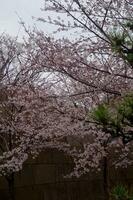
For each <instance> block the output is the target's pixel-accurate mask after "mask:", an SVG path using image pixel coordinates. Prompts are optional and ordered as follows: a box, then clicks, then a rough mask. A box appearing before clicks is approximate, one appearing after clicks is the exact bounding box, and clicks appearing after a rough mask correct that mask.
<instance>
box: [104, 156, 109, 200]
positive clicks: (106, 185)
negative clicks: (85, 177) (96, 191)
mask: <svg viewBox="0 0 133 200" xmlns="http://www.w3.org/2000/svg"><path fill="white" fill-rule="evenodd" d="M103 188H104V199H105V200H109V179H108V160H107V158H106V157H104V159H103Z"/></svg>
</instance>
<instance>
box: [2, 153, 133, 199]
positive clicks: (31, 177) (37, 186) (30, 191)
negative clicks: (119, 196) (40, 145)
mask: <svg viewBox="0 0 133 200" xmlns="http://www.w3.org/2000/svg"><path fill="white" fill-rule="evenodd" d="M72 166H73V164H72V160H71V159H70V158H69V157H67V156H65V155H64V154H63V153H61V152H57V151H55V150H48V151H47V152H43V153H41V154H40V156H39V157H38V158H37V159H36V160H30V159H29V160H28V161H27V162H26V163H25V165H24V168H23V170H22V171H21V172H19V173H18V174H17V175H16V176H15V197H16V200H103V199H104V198H103V196H104V191H103V175H102V173H101V172H100V173H90V174H88V175H86V176H84V177H81V178H80V179H76V178H72V179H66V178H64V177H63V175H65V174H68V173H69V172H70V171H71V169H72ZM109 179H110V185H111V186H113V185H116V184H117V183H124V184H126V185H128V187H129V188H130V189H132V188H133V171H132V168H130V169H128V170H122V169H121V170H120V169H119V170H114V169H110V171H109ZM0 200H8V191H7V183H6V181H5V179H4V178H0Z"/></svg>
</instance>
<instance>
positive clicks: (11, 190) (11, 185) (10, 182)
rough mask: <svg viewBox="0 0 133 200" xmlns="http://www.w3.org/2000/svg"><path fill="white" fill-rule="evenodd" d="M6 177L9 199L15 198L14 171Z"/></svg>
mask: <svg viewBox="0 0 133 200" xmlns="http://www.w3.org/2000/svg"><path fill="white" fill-rule="evenodd" d="M6 179H7V182H8V191H9V200H15V193H14V173H12V174H11V175H10V176H8V177H7V178H6Z"/></svg>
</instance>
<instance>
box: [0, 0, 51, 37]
mask: <svg viewBox="0 0 133 200" xmlns="http://www.w3.org/2000/svg"><path fill="white" fill-rule="evenodd" d="M43 3H44V1H43V0H0V33H2V32H5V33H8V34H10V35H12V36H16V35H17V34H18V33H19V36H20V37H22V34H23V29H22V26H21V25H20V24H19V18H18V16H17V14H16V12H17V13H18V15H19V16H20V17H21V18H22V19H23V21H24V22H26V25H29V26H32V25H33V24H34V23H35V20H33V19H32V16H34V17H41V16H43V12H42V11H41V10H40V8H41V7H43ZM37 23H39V22H37ZM41 26H43V25H41ZM43 28H45V27H43ZM46 32H47V31H46Z"/></svg>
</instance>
